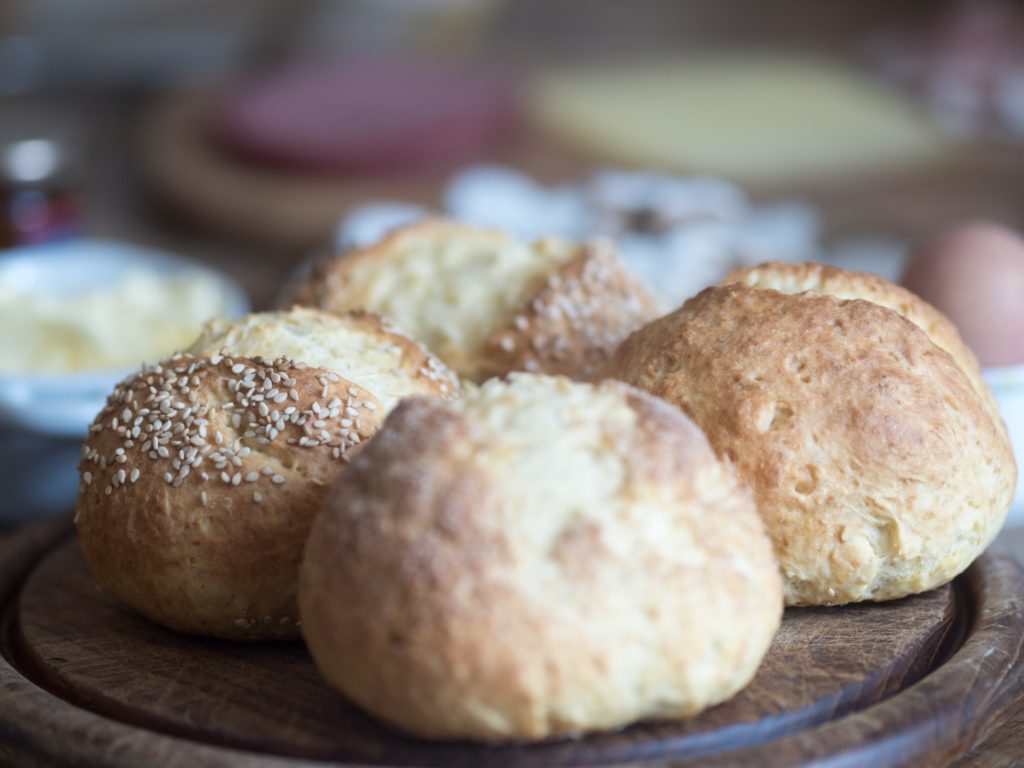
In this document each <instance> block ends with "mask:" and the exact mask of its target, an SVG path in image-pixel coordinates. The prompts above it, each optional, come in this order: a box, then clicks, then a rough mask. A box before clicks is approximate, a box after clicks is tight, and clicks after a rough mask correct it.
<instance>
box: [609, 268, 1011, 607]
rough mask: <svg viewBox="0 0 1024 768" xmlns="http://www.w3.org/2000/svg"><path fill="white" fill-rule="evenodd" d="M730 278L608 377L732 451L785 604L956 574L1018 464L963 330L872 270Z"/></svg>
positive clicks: (646, 334) (1006, 496)
mask: <svg viewBox="0 0 1024 768" xmlns="http://www.w3.org/2000/svg"><path fill="white" fill-rule="evenodd" d="M733 279H738V280H740V282H737V283H734V284H731V285H724V286H718V287H713V288H709V289H707V290H705V291H703V292H702V293H700V294H698V295H697V296H696V297H694V298H693V299H690V300H689V301H687V302H686V303H685V304H684V305H683V306H682V307H681V308H680V309H679V310H677V311H676V312H673V313H672V314H670V315H668V316H666V317H664V318H662V319H660V320H657V321H655V322H653V323H651V324H650V325H648V326H646V327H644V328H643V329H641V330H640V331H638V332H637V333H635V334H634V335H633V336H631V337H630V338H629V340H628V341H626V343H625V344H623V345H622V347H621V349H619V351H618V352H617V353H616V355H615V357H614V358H613V359H612V360H611V362H609V364H608V365H607V367H606V368H605V369H604V371H603V372H602V373H601V377H613V378H616V379H621V380H623V381H626V382H629V383H631V384H635V385H636V386H639V387H641V388H643V389H646V390H648V391H649V392H653V393H654V394H657V395H660V396H661V397H664V398H665V399H667V400H669V401H670V402H672V403H675V404H676V405H678V406H680V407H682V408H683V410H685V411H686V412H687V413H688V414H689V415H690V416H691V417H693V419H694V420H695V421H696V422H697V423H698V424H699V425H700V426H701V427H702V428H703V429H704V431H705V432H706V433H707V436H708V439H709V440H710V441H711V445H712V446H714V448H715V450H716V451H717V452H718V454H719V455H720V456H724V457H728V458H729V459H730V460H732V462H734V463H735V465H736V467H737V468H738V469H739V471H740V474H741V475H742V476H743V477H744V478H745V479H746V480H747V482H749V483H750V485H751V486H752V487H753V489H754V495H755V497H756V499H757V503H758V508H759V510H760V512H761V515H762V517H763V518H764V520H765V523H766V525H767V527H768V532H769V533H770V534H771V537H772V540H773V541H774V543H775V548H776V552H777V553H778V556H779V559H780V561H781V564H782V569H783V573H784V575H785V577H786V601H787V603H788V604H790V605H818V604H840V603H849V602H854V601H859V600H889V599H894V598H898V597H903V596H904V595H908V594H913V593H917V592H923V591H926V590H929V589H932V588H933V587H937V586H939V585H940V584H943V583H945V582H947V581H949V580H950V579H952V578H953V577H954V576H956V575H957V574H959V573H960V572H961V571H963V570H964V569H965V568H966V567H967V566H968V565H969V564H970V563H971V562H972V561H973V560H974V558H976V557H977V556H978V555H979V554H980V553H981V552H982V550H984V549H985V547H986V546H987V545H988V544H989V543H990V542H991V541H992V539H993V538H994V537H995V535H996V533H997V532H998V530H999V528H1000V526H1001V525H1002V522H1003V519H1004V517H1005V515H1006V511H1007V509H1008V507H1009V504H1010V499H1011V497H1012V495H1013V488H1014V485H1015V479H1016V469H1015V466H1014V462H1013V455H1012V453H1011V450H1010V444H1009V441H1008V439H1007V437H1006V432H1005V428H1004V426H1003V424H1002V423H1001V421H1000V420H999V418H998V414H996V413H995V412H994V411H992V410H990V408H989V406H988V405H987V403H986V399H985V398H984V397H983V396H982V395H980V394H979V392H978V389H979V388H984V386H985V385H984V383H983V382H982V381H981V379H980V378H978V377H976V376H975V375H974V373H973V371H971V370H969V369H968V370H965V369H964V368H962V367H961V365H960V364H959V363H958V359H963V360H965V361H966V363H965V364H969V363H970V362H971V360H972V358H970V357H969V353H968V352H967V351H966V350H965V349H962V348H961V347H962V345H960V346H958V344H959V337H958V336H956V332H955V329H952V328H951V327H950V326H949V325H948V321H945V320H944V318H942V317H941V316H940V315H938V314H937V313H936V311H935V310H933V309H931V308H930V307H927V305H924V304H923V302H920V301H919V300H915V298H914V297H913V296H912V295H910V294H907V293H906V292H905V291H903V290H902V289H899V288H897V287H896V286H890V285H889V284H888V283H885V281H882V280H881V279H880V278H870V279H868V278H867V277H866V276H864V275H857V274H849V273H844V272H841V271H838V270H827V269H821V268H818V267H814V266H808V267H805V268H803V269H801V268H797V267H792V266H786V265H769V266H766V267H764V268H761V269H759V270H755V271H753V272H750V273H744V274H738V275H734V276H733ZM748 282H752V283H755V284H758V285H774V286H779V287H781V288H784V289H786V290H788V291H797V290H801V289H803V288H805V287H806V288H808V290H807V291H806V292H803V293H798V294H790V293H783V292H780V291H778V290H774V289H767V288H755V287H751V286H750V285H748V284H747V283H748ZM824 291H829V292H834V293H836V294H838V295H839V296H840V297H842V298H837V297H836V296H834V295H825V293H824ZM855 296H865V297H866V298H867V299H868V300H863V299H857V298H853V297H855ZM890 306H893V307H895V308H896V310H897V311H894V309H890V308H889V307H890ZM932 313H935V314H934V315H933V314H932ZM904 314H905V315H907V317H910V318H912V319H914V320H916V322H917V323H920V324H922V325H924V326H925V327H928V328H931V329H932V333H934V334H935V335H934V336H932V337H930V336H929V333H928V332H926V331H925V330H922V328H921V327H919V325H918V324H915V322H912V321H911V320H909V319H906V318H905V317H904V316H903V315H904ZM929 317H931V318H932V322H929ZM935 329H938V331H937V332H936V331H935ZM944 346H945V347H947V348H949V349H950V350H952V354H951V353H950V352H949V351H947V350H946V349H945V348H943V347H944Z"/></svg>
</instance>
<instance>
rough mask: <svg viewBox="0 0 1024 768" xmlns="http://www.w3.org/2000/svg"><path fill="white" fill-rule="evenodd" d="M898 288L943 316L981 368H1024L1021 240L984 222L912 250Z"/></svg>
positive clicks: (1023, 247)
mask: <svg viewBox="0 0 1024 768" xmlns="http://www.w3.org/2000/svg"><path fill="white" fill-rule="evenodd" d="M903 284H904V285H906V286H907V288H909V289H910V290H912V291H914V293H916V294H918V295H919V296H920V297H921V298H922V299H924V300H925V301H927V302H929V303H930V304H933V305H934V306H935V307H937V308H938V309H940V310H942V311H943V312H945V313H946V314H947V315H948V316H949V318H950V319H951V320H952V321H953V322H954V323H956V326H957V328H959V329H960V333H961V335H962V336H963V338H964V341H966V342H967V344H968V345H969V346H970V347H971V349H973V350H974V353H975V354H976V355H977V356H978V359H979V361H980V362H981V364H982V365H984V366H997V365H1015V364H1018V363H1024V240H1022V239H1021V237H1020V236H1019V235H1018V234H1017V233H1016V232H1014V231H1012V230H1010V229H1007V228H1006V227H1001V226H999V225H997V224H990V223H987V222H973V223H969V224H963V225H961V226H958V227H956V228H954V229H951V230H949V231H948V232H947V233H945V234H944V235H942V236H940V237H938V238H937V239H935V240H933V241H931V242H928V243H925V244H924V245H922V246H920V247H918V248H917V249H916V250H915V251H914V253H913V254H912V255H911V257H910V261H909V263H908V265H907V270H906V272H905V273H904V275H903Z"/></svg>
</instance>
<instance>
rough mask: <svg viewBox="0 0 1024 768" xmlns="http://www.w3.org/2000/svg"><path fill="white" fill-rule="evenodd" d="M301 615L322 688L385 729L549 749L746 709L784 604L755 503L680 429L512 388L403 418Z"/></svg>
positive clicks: (634, 395)
mask: <svg viewBox="0 0 1024 768" xmlns="http://www.w3.org/2000/svg"><path fill="white" fill-rule="evenodd" d="M300 607H301V613H302V617H303V627H302V629H303V635H304V636H305V638H306V642H307V644H308V645H309V648H310V650H311V652H312V654H313V658H314V659H315V661H316V663H317V665H318V666H319V668H320V670H321V671H322V672H323V674H324V676H325V677H326V678H327V680H328V681H329V682H330V683H331V684H332V685H334V686H335V687H337V688H338V689H339V690H341V691H342V692H343V693H345V694H346V695H347V696H348V697H350V698H351V699H352V700H353V701H354V702H356V703H357V704H358V705H360V706H361V707H363V708H364V709H366V710H368V711H369V712H371V713H373V714H375V715H377V716H378V717H381V718H383V719H384V720H387V721H389V722H391V723H393V724H395V725H397V726H399V727H401V728H404V729H406V730H408V731H411V732H412V733H415V734H417V735H420V736H425V737H429V738H459V739H474V740H486V741H492V740H535V739H545V738H549V737H555V736H564V735H569V734H576V733H581V732H584V731H589V730H593V729H601V728H615V727H619V726H622V725H625V724H627V723H630V722H633V721H635V720H641V719H645V718H677V717H685V716H688V715H692V714H694V713H696V712H698V711H700V710H701V709H703V708H704V707H707V706H710V705H712V704H715V703H717V702H720V701H722V700H724V699H727V698H729V697H730V696H732V695H733V694H735V693H736V692H737V691H738V690H740V689H741V688H742V687H743V686H744V685H745V684H746V683H747V682H748V681H749V680H750V679H751V677H752V676H753V674H754V672H755V670H756V669H757V667H758V664H759V663H760V660H761V658H762V657H763V655H764V653H765V652H766V650H767V648H768V646H769V643H770V641H771V639H772V637H773V635H774V633H775V631H776V629H777V628H778V625H779V621H780V617H781V613H782V591H781V579H780V577H779V574H778V567H777V564H776V562H775V560H774V557H773V555H772V550H771V543H770V541H769V539H768V538H767V536H766V534H765V532H764V529H763V527H762V523H761V521H760V520H759V518H758V516H757V513H756V510H755V508H754V505H753V502H752V500H751V498H750V495H749V492H748V491H747V490H746V489H743V488H741V487H740V486H739V485H738V484H737V481H736V478H735V476H734V473H733V472H732V471H731V469H730V468H729V467H727V466H726V465H724V464H722V463H721V462H719V461H718V460H717V459H716V458H715V456H714V454H713V452H712V451H711V448H710V446H709V445H708V443H707V440H706V439H705V437H704V435H703V434H702V433H701V432H700V430H699V429H697V427H696V426H695V425H694V424H693V423H692V422H691V421H690V420H689V419H688V418H686V417H685V416H684V415H683V414H682V413H681V412H679V411H678V410H677V409H675V408H673V407H671V406H669V405H667V404H665V403H663V402H661V401H659V400H657V399H655V398H652V397H650V396H648V395H646V394H644V393H642V392H639V391H637V390H634V389H632V388H630V387H626V386H623V385H621V384H617V383H614V382H609V383H606V384H603V385H601V386H599V387H598V386H593V385H589V384H575V383H572V382H570V381H569V380H568V379H565V378H562V377H549V376H537V375H530V374H513V375H512V376H511V378H510V379H509V381H507V382H506V381H501V380H498V379H493V380H491V381H489V382H487V383H486V384H484V385H483V386H482V387H481V388H480V389H478V390H474V391H472V392H469V393H467V394H466V395H465V397H464V398H463V399H461V400H457V401H450V402H441V401H436V400H426V399H412V400H408V401H406V402H404V403H403V404H401V405H400V406H399V407H398V408H396V409H395V411H394V412H393V413H392V415H391V416H390V417H389V418H388V420H387V422H386V424H385V425H384V428H383V429H382V430H381V431H380V432H379V433H378V435H377V437H375V438H374V440H373V441H372V442H371V443H370V444H369V445H368V446H367V447H366V449H365V450H364V451H362V452H361V453H360V455H358V456H357V457H356V458H355V459H354V460H353V461H352V464H351V465H350V466H349V468H348V469H347V470H346V472H345V473H344V474H343V475H342V476H341V477H340V478H339V479H338V481H337V482H336V483H335V485H334V487H333V488H332V490H331V493H330V496H329V498H328V502H327V506H326V509H325V512H324V514H322V515H321V516H320V517H319V518H318V519H317V521H316V523H315V525H314V528H313V532H312V535H311V536H310V539H309V543H308V545H307V548H306V555H305V559H304V561H303V566H302V575H301V585H300Z"/></svg>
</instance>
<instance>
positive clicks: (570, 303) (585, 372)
mask: <svg viewBox="0 0 1024 768" xmlns="http://www.w3.org/2000/svg"><path fill="white" fill-rule="evenodd" d="M660 314H661V305H660V303H659V301H658V300H657V299H656V298H655V297H654V295H653V294H652V293H651V292H650V291H649V290H648V289H647V287H646V286H644V285H643V284H642V283H641V282H640V280H639V279H638V278H636V277H635V276H634V275H633V274H631V273H630V272H629V271H628V270H627V269H626V268H625V267H624V266H623V265H622V263H621V262H620V261H619V258H618V256H617V255H616V253H615V251H614V250H613V247H612V246H611V244H609V243H607V242H603V241H602V242H596V243H591V244H588V245H583V246H580V248H579V249H578V252H577V254H576V256H574V257H573V258H572V260H571V261H569V262H567V263H566V264H564V265H562V266H561V267H560V268H558V269H557V270H555V271H554V272H552V273H551V274H549V275H548V276H547V277H546V278H545V280H544V283H543V285H541V286H540V287H539V288H538V289H537V291H536V292H535V293H533V294H532V295H531V296H530V298H529V299H528V300H527V301H526V303H525V305H524V307H523V309H522V311H521V312H519V313H517V314H516V315H515V316H514V317H513V318H512V320H511V321H510V322H509V323H508V325H507V326H506V327H505V328H502V329H498V330H496V331H495V332H494V333H492V334H491V335H490V336H489V337H488V339H487V340H486V341H485V342H484V347H483V350H482V352H481V354H482V357H483V362H482V364H481V367H482V370H483V378H489V377H491V376H503V375H505V374H506V373H510V372H511V371H529V372H532V373H547V374H551V375H562V376H568V377H570V378H573V379H577V380H583V381H586V380H588V379H590V377H591V376H593V375H594V373H596V372H597V370H598V369H599V368H601V366H603V365H604V364H605V363H606V362H607V361H608V358H609V357H611V355H612V353H613V352H614V351H615V350H616V349H617V348H618V346H619V344H621V343H622V342H623V340H624V339H625V338H626V337H627V336H628V335H629V334H630V333H632V332H633V331H634V330H636V329H637V328H639V327H640V326H641V325H643V324H644V323H646V322H649V321H650V320H653V319H654V318H655V317H658V316H659V315H660Z"/></svg>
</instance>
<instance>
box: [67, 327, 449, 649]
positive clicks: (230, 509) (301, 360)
mask: <svg viewBox="0 0 1024 768" xmlns="http://www.w3.org/2000/svg"><path fill="white" fill-rule="evenodd" d="M457 386H458V385H457V383H456V380H455V378H454V376H453V375H451V374H450V373H448V372H447V371H446V370H445V369H444V367H443V366H442V365H441V364H440V363H438V362H437V361H436V360H434V359H433V358H431V357H430V356H429V355H427V354H426V353H425V352H424V351H423V349H422V347H420V346H419V345H418V344H417V343H415V342H413V341H412V340H410V339H409V338H407V337H405V336H403V335H401V334H399V333H396V332H395V331H393V330H389V329H387V328H386V327H385V326H384V325H383V324H382V322H381V320H380V319H379V318H377V317H375V316H373V315H369V314H364V313H354V314H351V315H347V316H342V317H340V316H335V315H331V314H328V313H325V312H320V311H317V310H308V309H298V310H293V311H291V312H282V313H266V314H256V315H249V316H248V317H245V318H242V319H241V320H239V321H237V322H227V321H214V322H212V323H210V324H209V325H208V326H207V327H206V330H205V331H204V332H203V334H202V336H201V337H200V338H199V340H198V341H197V342H196V343H195V344H194V345H193V346H192V347H191V348H189V349H188V350H187V351H186V352H183V353H179V354H176V355H174V356H173V357H171V358H169V359H167V360H164V361H162V362H160V363H158V364H156V365H153V366H149V367H145V368H143V369H142V371H140V372H139V373H137V374H135V375H133V376H130V377H129V378H128V379H126V380H125V381H123V382H122V383H121V384H119V385H118V386H117V388H116V389H115V390H114V392H113V394H112V395H111V396H110V397H109V398H108V400H107V404H106V407H105V408H104V409H103V411H102V412H101V413H100V415H99V416H98V417H97V418H96V421H95V422H94V423H93V425H92V427H91V428H90V430H89V435H88V438H87V439H86V441H85V446H84V448H83V459H82V461H81V464H80V467H79V468H80V475H81V484H80V486H79V494H78V508H77V515H76V518H75V520H76V523H77V526H78V535H79V539H80V541H81V544H82V550H83V552H84V553H85V557H86V560H87V561H88V563H89V565H90V567H91V568H92V571H93V573H94V574H95V576H96V580H97V581H98V582H99V583H100V585H101V586H102V587H103V588H104V589H105V590H106V591H107V592H109V593H110V594H111V595H113V596H114V597H116V598H117V599H119V600H121V601H122V602H124V603H127V604H128V605H129V606H131V607H132V608H134V609H136V610H137V611H139V612H140V613H142V614H144V615H145V616H147V617H149V618H150V619H152V620H153V621H156V622H158V623H160V624H163V625H165V626H168V627H170V628H172V629H176V630H178V631H180V632H189V633H194V634H201V635H214V636H216V637H222V638H227V639H234V640H257V639H266V638H283V637H295V636H297V635H298V629H297V627H296V619H297V608H296V605H295V593H296V582H297V577H298V565H299V560H300V558H301V555H302V547H303V544H304V542H305V539H306V535H307V534H308V532H309V525H310V522H311V520H312V518H313V516H314V515H315V514H316V513H317V512H319V510H320V508H321V507H322V506H323V500H324V497H325V495H326V492H327V488H328V486H329V485H330V482H331V481H332V480H333V479H334V477H335V475H337V474H338V472H339V470H340V469H341V468H342V467H343V466H344V465H345V462H346V461H347V459H348V457H349V454H350V453H351V452H352V451H353V450H354V449H356V448H358V447H359V446H360V445H361V444H362V442H363V441H365V440H367V439H368V438H369V437H370V436H371V435H373V433H374V432H375V431H376V430H377V427H378V426H379V424H380V423H381V422H382V421H383V419H384V416H385V414H386V412H387V411H388V410H389V409H390V408H392V407H393V406H394V405H395V404H396V403H397V401H398V399H399V398H401V397H404V396H407V395H431V396H443V395H446V394H451V393H452V392H454V390H455V388H456V387H457Z"/></svg>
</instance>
